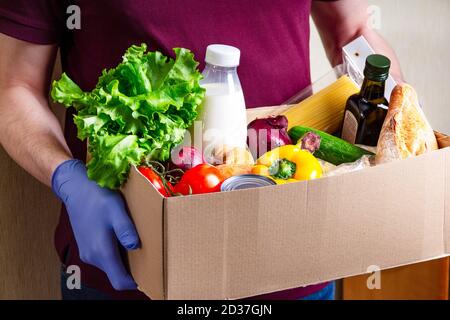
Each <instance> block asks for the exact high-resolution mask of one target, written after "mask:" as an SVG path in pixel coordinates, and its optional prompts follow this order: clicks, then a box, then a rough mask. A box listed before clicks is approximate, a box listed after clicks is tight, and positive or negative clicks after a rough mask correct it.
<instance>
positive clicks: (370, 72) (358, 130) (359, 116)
mask: <svg viewBox="0 0 450 320" xmlns="http://www.w3.org/2000/svg"><path fill="white" fill-rule="evenodd" d="M390 66H391V62H390V60H389V59H388V58H387V57H385V56H383V55H379V54H373V55H370V56H368V57H367V60H366V66H365V69H364V82H363V84H362V87H361V91H360V92H359V93H358V94H355V95H352V96H351V97H350V98H349V99H348V100H347V105H346V107H345V113H344V121H343V123H342V130H341V137H342V139H344V140H347V141H348V142H350V143H355V144H363V145H366V146H376V145H377V143H378V137H379V135H380V131H381V127H382V126H383V122H384V118H386V113H387V108H388V101H387V100H386V98H385V97H384V90H385V82H386V80H387V78H388V77H389V68H390Z"/></svg>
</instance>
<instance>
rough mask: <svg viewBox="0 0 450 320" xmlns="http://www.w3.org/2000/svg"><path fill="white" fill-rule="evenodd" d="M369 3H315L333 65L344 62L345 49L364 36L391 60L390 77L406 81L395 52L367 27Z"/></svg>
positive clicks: (315, 15) (363, 0)
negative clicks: (343, 49)
mask: <svg viewBox="0 0 450 320" xmlns="http://www.w3.org/2000/svg"><path fill="white" fill-rule="evenodd" d="M367 8H368V4H367V1H366V0H338V1H330V2H326V1H313V4H312V8H311V15H312V18H313V20H314V23H315V24H316V26H317V29H318V31H319V34H320V37H321V39H322V42H323V45H324V47H325V51H326V53H327V56H328V59H329V60H330V63H331V64H332V65H333V66H335V65H337V64H339V63H341V62H342V47H343V46H345V45H346V44H347V43H349V42H350V41H352V40H354V39H355V38H357V37H359V36H361V35H363V36H364V37H365V38H366V39H367V41H368V42H369V43H370V45H371V46H372V47H373V49H374V50H375V51H376V52H377V53H381V54H384V55H386V56H387V57H389V58H390V59H391V61H392V64H391V72H390V73H391V74H392V76H393V77H394V79H395V80H397V81H399V82H403V75H402V72H401V69H400V64H399V62H398V59H397V56H396V55H395V52H394V50H392V48H391V47H390V46H389V44H388V43H387V42H386V40H384V39H383V38H382V37H381V36H380V35H379V34H378V33H377V32H376V31H375V30H373V29H371V28H370V27H369V26H368V24H367V21H368V18H369V15H368V12H367Z"/></svg>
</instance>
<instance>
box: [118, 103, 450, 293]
mask: <svg viewBox="0 0 450 320" xmlns="http://www.w3.org/2000/svg"><path fill="white" fill-rule="evenodd" d="M283 109H284V110H285V109H286V108H259V109H252V110H249V113H248V114H249V118H250V119H252V118H254V117H256V116H260V117H261V116H266V115H268V114H274V113H278V112H279V111H277V110H283ZM336 119H340V118H336ZM337 121H339V120H337ZM437 137H438V138H439V142H440V147H441V148H442V149H440V150H438V151H434V152H432V153H429V154H426V155H422V156H418V157H415V158H410V159H408V160H404V161H397V162H392V163H388V164H384V165H380V166H376V167H372V168H368V169H365V170H362V171H358V172H353V173H348V174H344V175H341V176H335V177H328V178H321V179H317V180H311V181H303V182H298V183H291V184H286V185H278V186H271V187H264V188H258V189H249V190H241V191H233V192H222V193H215V194H205V195H192V196H187V197H173V198H166V199H165V198H163V197H162V196H161V195H160V194H159V193H158V192H157V191H156V190H155V189H154V188H153V187H152V185H151V183H150V182H148V181H147V180H146V178H144V177H143V176H142V175H140V173H139V172H138V171H137V170H136V169H132V170H131V174H130V178H129V180H128V182H127V183H126V185H125V186H124V188H123V194H124V196H125V198H126V201H127V204H128V207H129V210H130V213H131V216H132V219H133V220H134V222H135V224H136V227H137V230H138V233H139V235H140V238H141V242H142V248H141V249H139V250H136V251H133V252H130V253H129V265H130V269H131V273H132V275H133V277H134V278H135V280H136V282H137V283H138V285H139V288H140V289H141V290H142V291H143V292H145V293H146V294H147V295H148V296H150V297H151V298H152V299H237V298H242V297H248V296H254V295H258V294H263V293H269V292H274V291H279V290H283V289H289V288H295V287H300V286H305V285H310V284H316V283H320V282H324V281H329V280H334V279H340V278H343V277H348V276H353V275H358V274H363V273H367V272H370V271H371V269H370V267H371V266H373V265H374V266H377V267H379V268H380V269H387V268H392V267H397V266H401V265H406V264H411V263H416V262H421V261H426V260H430V259H436V258H440V257H444V256H448V255H449V254H450V148H448V147H449V146H450V137H448V136H445V135H442V134H439V133H438V134H437Z"/></svg>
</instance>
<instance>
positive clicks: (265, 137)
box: [247, 116, 292, 159]
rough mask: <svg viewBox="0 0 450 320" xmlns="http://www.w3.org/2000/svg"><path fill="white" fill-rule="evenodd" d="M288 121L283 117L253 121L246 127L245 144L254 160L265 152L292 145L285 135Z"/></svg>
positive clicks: (286, 134)
mask: <svg viewBox="0 0 450 320" xmlns="http://www.w3.org/2000/svg"><path fill="white" fill-rule="evenodd" d="M287 128H288V120H287V118H286V117H285V116H276V117H268V118H263V119H255V120H253V121H252V122H250V123H249V124H248V126H247V144H248V146H249V149H250V152H251V153H252V155H253V157H254V158H255V159H257V158H259V157H260V156H262V155H263V154H264V153H266V152H267V151H270V150H272V149H275V148H277V147H280V146H284V145H286V144H292V140H291V138H289V135H288V133H287Z"/></svg>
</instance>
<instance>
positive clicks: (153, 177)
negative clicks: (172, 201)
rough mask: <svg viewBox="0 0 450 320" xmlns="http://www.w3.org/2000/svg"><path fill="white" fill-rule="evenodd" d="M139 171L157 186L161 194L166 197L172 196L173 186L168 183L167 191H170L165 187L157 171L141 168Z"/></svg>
mask: <svg viewBox="0 0 450 320" xmlns="http://www.w3.org/2000/svg"><path fill="white" fill-rule="evenodd" d="M138 170H139V172H140V173H142V174H143V175H144V177H146V178H147V179H148V180H149V181H150V182H151V183H152V184H153V185H154V186H155V188H156V190H158V191H159V193H161V194H162V195H163V196H164V197H170V195H171V193H170V191H171V192H173V186H172V185H171V184H170V182H168V181H167V182H166V184H167V189H168V190H169V191H168V190H167V189H166V188H165V187H164V183H163V181H162V180H161V177H160V176H159V175H158V174H157V173H156V172H155V171H153V169H152V168H149V167H139V168H138Z"/></svg>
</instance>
